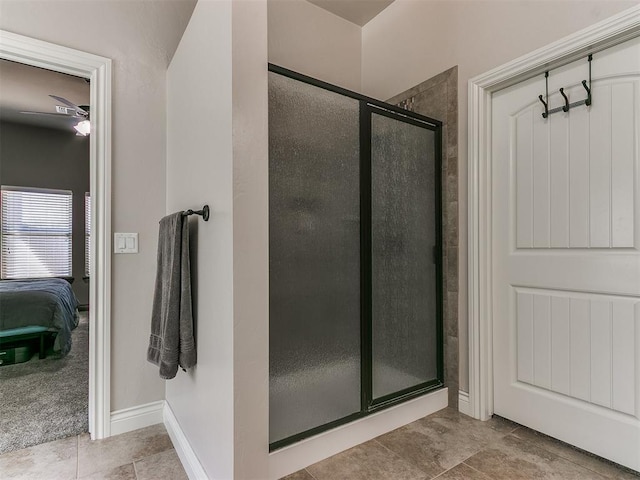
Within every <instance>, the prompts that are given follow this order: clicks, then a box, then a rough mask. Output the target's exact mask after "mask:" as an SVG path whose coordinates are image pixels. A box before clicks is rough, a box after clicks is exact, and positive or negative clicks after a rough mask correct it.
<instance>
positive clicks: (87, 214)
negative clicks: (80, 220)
mask: <svg viewBox="0 0 640 480" xmlns="http://www.w3.org/2000/svg"><path fill="white" fill-rule="evenodd" d="M90 273H91V195H89V192H87V193H85V194H84V275H85V277H88V276H89V274H90Z"/></svg>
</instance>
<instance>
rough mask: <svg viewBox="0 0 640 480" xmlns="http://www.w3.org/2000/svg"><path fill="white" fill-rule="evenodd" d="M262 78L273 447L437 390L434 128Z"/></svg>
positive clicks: (274, 74)
mask: <svg viewBox="0 0 640 480" xmlns="http://www.w3.org/2000/svg"><path fill="white" fill-rule="evenodd" d="M269 68H270V72H269V242H270V244H269V281H270V285H269V289H270V302H269V322H270V323H269V362H270V365H269V402H270V403H269V444H270V449H272V450H273V449H277V448H280V447H283V446H285V445H288V444H290V443H294V442H296V441H298V440H301V439H303V438H306V437H309V436H312V435H314V434H316V433H319V432H321V431H324V430H328V429H330V428H332V427H335V426H337V425H340V424H344V423H347V422H349V421H352V420H355V419H357V418H361V417H364V416H367V415H370V414H371V413H374V412H376V411H378V410H379V409H382V408H386V407H388V406H390V405H393V404H396V403H399V402H401V401H404V400H406V399H409V398H413V397H417V396H419V395H422V394H424V393H426V392H428V391H430V390H432V389H435V388H439V387H441V386H442V384H443V383H442V371H443V369H442V306H441V303H442V274H441V262H442V256H441V240H440V238H441V229H440V221H441V220H440V217H441V208H440V200H439V198H440V154H441V150H440V141H441V135H442V124H441V123H440V122H439V121H437V120H433V119H429V118H427V117H423V116H421V115H418V114H415V113H411V112H407V111H405V110H402V109H400V108H398V107H396V106H393V105H388V104H385V103H383V102H379V101H377V100H373V99H370V98H368V97H365V96H362V95H359V94H357V93H354V92H349V91H347V90H344V89H341V88H339V87H335V86H332V85H329V84H326V83H323V82H320V81H318V80H314V79H310V78H309V77H305V76H303V75H300V74H297V73H295V72H291V71H289V70H285V69H282V68H280V67H275V66H272V65H271V66H270V67H269Z"/></svg>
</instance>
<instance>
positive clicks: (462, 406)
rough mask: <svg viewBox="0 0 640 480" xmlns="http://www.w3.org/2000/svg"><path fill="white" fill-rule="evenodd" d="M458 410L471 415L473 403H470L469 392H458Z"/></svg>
mask: <svg viewBox="0 0 640 480" xmlns="http://www.w3.org/2000/svg"><path fill="white" fill-rule="evenodd" d="M458 411H459V412H460V413H464V414H465V415H469V416H471V404H470V403H469V394H468V393H467V392H463V391H462V390H460V391H459V392H458Z"/></svg>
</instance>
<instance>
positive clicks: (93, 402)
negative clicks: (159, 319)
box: [0, 30, 111, 440]
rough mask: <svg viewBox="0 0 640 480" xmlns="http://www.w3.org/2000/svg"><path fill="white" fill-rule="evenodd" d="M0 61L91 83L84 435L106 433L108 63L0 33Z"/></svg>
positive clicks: (108, 382)
mask: <svg viewBox="0 0 640 480" xmlns="http://www.w3.org/2000/svg"><path fill="white" fill-rule="evenodd" d="M0 59H5V60H11V61H14V62H19V63H23V64H26V65H32V66H34V67H40V68H46V69H48V70H52V71H56V72H61V73H66V74H70V75H75V76H78V77H83V78H88V79H90V81H91V93H90V109H91V139H90V141H89V144H90V147H89V148H90V172H91V174H90V189H91V195H92V197H93V201H92V202H91V218H92V223H93V225H92V230H93V231H92V232H91V233H92V235H91V255H92V258H93V262H91V271H90V278H91V281H90V282H89V318H90V320H91V328H90V329H89V431H90V432H91V438H92V439H94V440H95V439H100V438H105V437H108V436H110V434H111V400H110V399H111V255H110V252H111V59H109V58H105V57H100V56H98V55H93V54H91V53H87V52H83V51H80V50H75V49H71V48H67V47H63V46H60V45H55V44H53V43H49V42H43V41H41V40H36V39H34V38H30V37H25V36H22V35H17V34H14V33H11V32H7V31H4V30H0Z"/></svg>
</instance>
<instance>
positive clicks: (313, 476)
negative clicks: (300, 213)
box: [303, 465, 318, 480]
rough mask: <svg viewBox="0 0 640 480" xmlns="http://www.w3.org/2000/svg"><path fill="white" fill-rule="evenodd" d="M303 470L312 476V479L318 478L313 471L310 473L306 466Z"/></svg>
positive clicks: (316, 479)
mask: <svg viewBox="0 0 640 480" xmlns="http://www.w3.org/2000/svg"><path fill="white" fill-rule="evenodd" d="M309 466H311V465H309ZM303 470H304V471H305V472H307V474H308V475H309V476H310V477H311V478H313V480H318V478H317V477H316V476H315V475H314V474H313V473H311V472H310V471H309V469H308V467H305V468H303Z"/></svg>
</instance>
